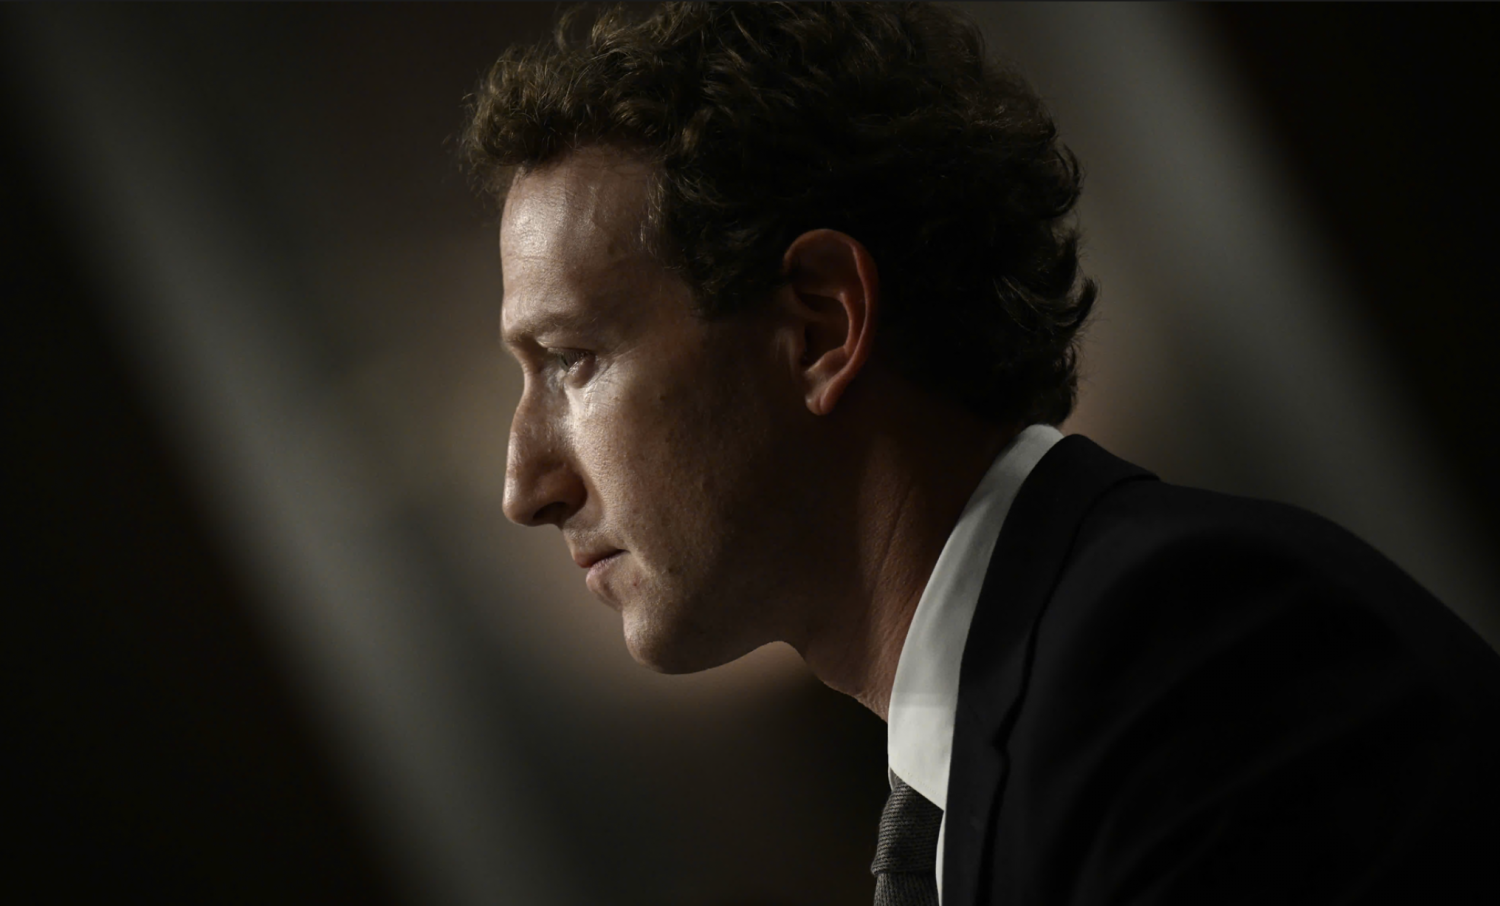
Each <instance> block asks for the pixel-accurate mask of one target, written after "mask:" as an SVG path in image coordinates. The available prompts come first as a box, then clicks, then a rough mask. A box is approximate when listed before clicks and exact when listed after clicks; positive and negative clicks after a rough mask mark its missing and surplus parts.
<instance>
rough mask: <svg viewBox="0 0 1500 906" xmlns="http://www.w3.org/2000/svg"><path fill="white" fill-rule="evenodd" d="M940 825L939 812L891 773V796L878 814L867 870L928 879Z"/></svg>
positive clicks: (941, 817) (940, 811) (923, 797)
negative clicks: (872, 849) (919, 874)
mask: <svg viewBox="0 0 1500 906" xmlns="http://www.w3.org/2000/svg"><path fill="white" fill-rule="evenodd" d="M942 825H943V810H942V809H940V808H938V807H937V806H936V805H934V804H933V803H932V802H931V801H929V800H928V799H927V797H925V796H923V795H922V794H921V793H919V792H917V791H916V790H914V789H912V788H911V787H910V786H909V785H908V784H907V783H906V782H905V781H904V780H902V779H901V778H900V777H897V776H896V775H895V773H892V774H891V795H890V798H889V799H887V800H886V801H885V810H884V811H883V812H881V813H880V836H879V838H878V839H877V841H876V843H875V861H874V862H873V863H871V865H870V871H871V872H872V873H874V874H876V875H879V874H880V873H882V872H889V873H902V874H905V873H921V874H925V875H927V876H929V877H930V876H932V875H933V874H934V871H935V870H936V867H937V842H938V830H939V829H940V828H941V827H942Z"/></svg>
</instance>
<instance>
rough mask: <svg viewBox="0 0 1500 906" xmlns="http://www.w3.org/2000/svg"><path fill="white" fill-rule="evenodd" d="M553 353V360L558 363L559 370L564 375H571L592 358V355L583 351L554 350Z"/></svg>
mask: <svg viewBox="0 0 1500 906" xmlns="http://www.w3.org/2000/svg"><path fill="white" fill-rule="evenodd" d="M551 352H552V358H553V360H554V361H555V362H557V368H558V370H559V371H560V372H562V373H563V374H570V373H571V372H572V371H573V369H574V368H576V367H578V365H579V364H581V363H582V362H583V361H584V360H585V359H587V358H589V357H590V353H587V352H584V351H583V350H582V349H554V350H551Z"/></svg>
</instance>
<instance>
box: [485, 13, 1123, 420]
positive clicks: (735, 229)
mask: <svg viewBox="0 0 1500 906" xmlns="http://www.w3.org/2000/svg"><path fill="white" fill-rule="evenodd" d="M580 16H581V13H580V12H579V10H578V9H577V8H575V9H573V10H570V11H569V13H568V14H565V15H564V16H563V18H562V20H561V21H560V22H559V24H558V27H557V32H556V36H555V39H554V41H552V42H550V43H546V44H540V45H534V46H517V47H513V48H511V49H509V50H507V51H506V52H505V54H504V55H503V56H502V57H501V58H500V59H499V61H498V62H496V63H495V65H494V67H493V68H492V69H491V70H490V72H489V74H488V76H487V77H486V78H485V80H484V81H483V83H482V84H481V85H480V87H479V88H478V89H477V90H476V91H475V93H474V94H473V95H472V97H471V98H470V102H471V106H470V116H469V123H468V127H467V129H466V131H465V134H464V139H463V150H464V154H465V157H466V159H467V161H468V163H469V165H470V167H471V168H472V171H473V172H474V173H475V174H476V176H477V177H478V178H479V180H480V181H481V182H482V184H483V185H484V186H485V187H486V188H487V189H488V190H489V191H492V192H494V193H495V194H496V196H497V197H503V195H504V193H505V191H506V189H507V187H508V186H509V184H510V181H511V179H512V178H513V177H514V175H515V174H516V173H517V172H518V171H519V172H525V171H526V170H527V169H530V168H534V167H537V166H541V165H543V164H546V163H548V162H551V161H554V160H556V159H558V158H559V157H560V156H562V155H563V154H565V153H567V152H568V151H569V150H570V149H573V148H577V147H582V146H589V145H606V146H615V147H619V148H620V149H622V150H623V151H625V152H627V153H629V154H632V155H635V156H638V157H640V158H642V159H643V160H646V161H648V162H649V163H651V164H652V165H653V169H654V173H655V184H654V185H653V186H652V191H651V198H652V202H651V205H650V210H649V211H648V212H647V221H646V227H645V229H646V233H647V234H648V236H647V238H648V241H649V242H650V247H651V248H652V249H653V251H654V252H655V253H656V254H657V255H658V257H660V258H661V260H662V261H663V263H665V264H666V265H667V266H669V267H671V268H672V269H674V270H675V271H677V272H678V273H679V274H681V275H682V276H683V277H684V278H685V279H686V280H687V282H688V283H689V285H690V286H691V287H692V288H693V291H694V293H695V296H696V298H697V300H698V304H699V306H700V308H701V310H702V313H703V314H704V315H705V316H707V317H718V316H722V315H725V314H729V313H732V312H735V311H738V310H741V309H743V308H744V307H745V306H749V305H754V304H756V303H757V302H758V301H761V300H763V299H764V298H766V297H767V295H768V294H769V293H770V292H771V291H772V290H773V289H774V288H775V287H777V286H778V285H779V284H780V283H781V282H782V281H783V280H784V276H783V274H782V272H781V265H782V257H783V255H784V253H785V251H786V249H787V247H788V246H789V245H790V244H791V242H792V240H794V239H795V238H796V237H797V236H799V235H800V234H802V233H804V232H806V231H807V230H811V229H816V228H828V229H834V230H839V231H841V232H844V233H847V234H849V235H850V236H853V237H854V238H856V239H858V240H859V241H860V242H861V243H863V244H864V245H865V247H866V248H867V249H868V250H869V251H870V254H871V256H872V257H873V258H874V259H875V263H876V267H877V270H878V274H879V279H880V286H881V298H882V304H883V308H882V318H883V322H882V323H881V324H880V325H879V327H878V331H879V332H878V334H877V341H876V348H877V350H878V351H879V352H880V354H883V355H887V356H889V357H890V359H891V361H892V362H893V363H894V364H895V365H896V367H897V368H898V369H899V370H900V371H901V372H902V373H903V374H905V375H907V376H908V377H909V378H910V379H912V380H914V381H916V382H917V383H919V384H921V385H923V386H926V387H928V388H929V389H931V390H934V391H937V392H940V393H943V394H945V395H947V396H949V397H951V398H954V399H957V400H958V401H960V402H961V403H963V404H965V405H966V406H968V407H969V408H970V409H972V410H973V411H975V412H977V413H978V414H980V415H982V416H984V417H985V418H987V419H989V420H991V421H994V422H996V423H998V424H1012V423H1017V422H1019V423H1022V424H1025V423H1030V422H1046V423H1051V424H1058V423H1060V422H1062V421H1063V420H1064V419H1065V418H1067V416H1068V414H1069V413H1070V412H1071V411H1072V409H1073V403H1074V399H1075V396H1076V393H1077V383H1078V375H1077V348H1078V332H1079V328H1080V327H1081V326H1082V325H1083V323H1084V321H1085V319H1086V318H1087V317H1088V314H1089V311H1090V309H1091V308H1092V306H1093V302H1094V298H1095V295H1096V292H1097V290H1096V287H1095V285H1094V284H1093V282H1092V281H1090V280H1087V279H1085V278H1083V277H1082V276H1081V275H1080V273H1079V268H1078V231H1077V229H1076V227H1074V226H1073V225H1072V223H1071V221H1070V219H1069V218H1068V214H1069V212H1070V211H1071V210H1072V208H1073V205H1074V203H1075V202H1076V201H1077V199H1078V194H1079V188H1080V182H1081V176H1080V172H1079V166H1078V162H1077V160H1076V158H1074V156H1073V154H1072V153H1071V152H1070V151H1069V150H1068V149H1067V148H1066V147H1065V146H1064V145H1062V144H1061V143H1060V142H1059V141H1058V140H1057V130H1056V128H1055V126H1054V125H1053V123H1052V118H1051V116H1050V115H1049V114H1048V112H1047V110H1046V108H1045V107H1044V105H1043V104H1042V102H1041V101H1040V99H1039V98H1038V97H1037V96H1036V94H1035V93H1034V92H1033V91H1032V90H1031V89H1030V87H1029V86H1027V84H1026V83H1025V82H1024V81H1023V80H1022V79H1021V78H1020V77H1019V76H1018V75H1016V74H1015V73H1013V72H1011V71H1009V70H1008V69H1006V68H1005V67H1002V66H1000V65H998V64H996V63H995V62H993V61H988V60H986V59H985V56H984V46H983V41H982V38H981V37H980V35H979V32H978V29H977V28H975V27H974V26H973V25H972V24H971V23H970V22H968V21H967V20H965V19H963V18H962V17H961V16H960V15H959V14H958V13H956V12H954V11H952V10H949V9H946V8H943V7H938V6H933V5H927V4H918V3H894V4H884V3H872V4H865V3H847V4H845V3H831V4H811V3H809V4H801V3H725V4H717V3H667V4H663V5H660V6H657V7H651V8H647V9H645V10H641V9H639V8H636V9H631V8H626V7H612V8H608V9H605V10H604V11H602V12H599V13H597V14H595V15H594V16H593V21H592V26H591V27H590V28H588V29H587V33H586V34H577V33H578V32H580V31H581V29H580V28H579V27H578V26H579V24H580V21H579V20H580ZM584 24H587V23H584ZM570 35H573V36H572V37H570Z"/></svg>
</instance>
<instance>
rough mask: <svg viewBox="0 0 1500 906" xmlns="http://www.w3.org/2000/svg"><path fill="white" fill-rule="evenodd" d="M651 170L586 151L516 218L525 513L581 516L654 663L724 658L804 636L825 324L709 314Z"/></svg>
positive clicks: (515, 319)
mask: <svg viewBox="0 0 1500 906" xmlns="http://www.w3.org/2000/svg"><path fill="white" fill-rule="evenodd" d="M648 178H649V171H648V170H647V169H646V167H645V166H644V165H642V164H640V163H636V162H634V161H631V160H628V159H625V158H622V157H620V156H618V155H616V154H613V153H612V152H607V151H603V150H599V151H594V150H588V149H585V150H581V151H575V152H573V153H572V154H570V155H568V156H567V157H565V158H563V159H562V160H561V161H560V162H557V163H554V164H550V165H548V166H547V167H544V168H542V169H538V170H535V171H532V172H529V173H527V174H525V175H523V176H521V177H520V178H519V179H518V180H517V181H516V182H515V183H514V185H513V186H512V188H511V191H510V192H509V194H508V196H507V199H506V203H505V209H504V212H503V214H502V218H501V226H500V259H501V266H502V269H503V277H504V301H503V303H502V306H501V335H502V339H503V341H504V344H505V346H506V348H507V349H508V350H509V351H510V353H511V354H512V355H513V356H514V357H515V359H516V360H517V362H519V364H520V366H521V369H522V372H523V374H524V389H523V391H522V395H521V399H520V401H519V403H518V405H517V407H516V412H515V416H514V420H513V422H512V426H511V434H510V447H509V454H508V459H507V464H506V482H505V503H504V507H505V512H506V515H507V516H508V517H509V518H511V519H512V520H514V521H515V522H518V523H521V524H523V525H528V526H545V525H553V526H557V527H558V528H560V529H561V530H562V535H563V538H564V540H565V541H566V543H567V546H568V548H569V550H570V552H571V553H572V555H573V559H574V561H575V562H576V563H577V564H578V565H579V566H580V567H583V568H585V569H586V570H587V577H586V581H587V583H588V587H589V589H590V590H591V591H592V592H593V593H594V594H596V595H597V596H598V597H600V598H602V599H603V600H604V601H606V602H608V603H609V604H610V605H612V606H613V607H615V608H617V609H618V610H619V612H620V614H621V617H622V622H623V628H624V634H625V640H626V644H627V646H628V648H629V649H630V652H631V654H632V655H633V656H634V657H635V659H636V660H637V661H639V662H641V663H643V664H645V665H647V666H650V667H653V668H655V669H657V670H661V671H664V672H688V671H693V670H700V669H705V668H707V667H712V666H715V665H717V664H721V663H724V662H727V661H729V660H732V659H734V658H736V657H739V656H740V655H742V654H744V653H746V652H748V651H750V650H752V649H754V648H756V647H759V646H760V645H762V644H765V643H767V642H770V641H774V640H777V639H778V638H782V637H785V636H786V635H787V634H788V632H791V631H794V630H790V629H789V626H790V625H791V624H794V623H795V621H796V620H797V618H798V617H797V615H796V614H795V613H792V612H790V609H791V608H793V607H795V602H796V599H797V597H798V595H797V594H796V593H795V592H794V589H793V588H792V587H791V586H792V585H795V584H796V582H797V579H798V577H799V576H801V575H805V574H806V573H807V572H808V571H809V570H815V569H816V566H815V564H813V563H812V562H811V561H812V560H813V559H814V558H816V557H817V556H818V545H817V542H816V540H815V539H812V538H810V537H809V533H810V532H812V531H813V528H812V526H811V523H810V520H808V519H806V518H804V516H805V515H806V513H805V508H806V507H807V506H809V502H810V500H811V497H812V495H813V493H814V492H813V483H814V482H815V481H816V480H817V473H818V469H817V467H816V456H815V455H814V454H812V452H811V451H810V449H809V444H808V442H807V441H808V438H809V436H810V434H809V432H810V430H811V425H812V422H813V421H815V420H816V417H815V413H813V412H811V411H810V410H809V407H808V404H807V394H808V387H807V384H806V369H805V368H800V367H799V365H798V363H799V362H800V361H801V360H802V359H804V358H805V350H804V349H802V348H800V347H799V346H798V345H797V344H798V343H800V342H802V337H803V336H805V331H801V332H799V331H798V330H789V329H788V324H789V323H790V322H788V321H787V320H786V319H785V318H778V317H777V316H776V315H775V314H774V309H770V310H767V311H763V312H753V313H748V314H744V315H734V316H730V317H726V318H717V319H713V320H708V319H705V318H703V317H701V316H700V315H699V314H698V312H697V310H696V308H695V306H694V301H693V297H692V293H691V290H690V289H689V287H688V285H687V284H686V283H685V282H684V281H683V280H682V279H681V278H680V277H678V276H677V275H675V274H673V273H672V272H671V271H669V270H668V269H666V268H665V267H663V266H662V265H661V264H660V263H658V262H657V261H656V260H655V259H654V258H653V257H652V256H651V255H650V254H649V253H648V252H647V251H646V250H645V248H644V247H643V244H642V242H641V241H640V232H641V225H642V217H643V213H644V211H645V201H646V192H647V186H648Z"/></svg>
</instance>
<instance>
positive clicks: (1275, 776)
mask: <svg viewBox="0 0 1500 906" xmlns="http://www.w3.org/2000/svg"><path fill="white" fill-rule="evenodd" d="M1072 544H1073V547H1072V549H1071V550H1070V551H1069V553H1068V556H1067V557H1066V560H1065V564H1064V567H1063V569H1062V570H1061V572H1060V574H1059V576H1058V578H1057V581H1056V583H1055V585H1054V586H1053V588H1052V590H1051V593H1050V595H1049V598H1048V600H1047V601H1046V603H1045V605H1044V607H1043V609H1042V610H1041V612H1040V615H1039V617H1038V619H1037V621H1036V623H1035V625H1034V626H1033V630H1032V631H1033V636H1032V639H1031V645H1030V648H1029V652H1028V657H1029V659H1030V663H1029V664H1028V665H1027V668H1026V680H1025V684H1024V691H1023V692H1022V694H1021V697H1020V701H1019V703H1018V710H1017V713H1016V716H1015V722H1014V725H1013V727H1012V728H1011V730H1010V731H1009V733H1008V734H1007V735H1006V737H1005V738H1004V739H1003V740H1000V741H999V742H998V745H999V746H1000V747H1001V749H1002V750H1003V751H1004V752H1005V753H1006V756H1007V758H1008V760H1009V763H1010V777H1011V779H1010V781H1008V783H1007V787H1006V791H1005V793H1004V803H1005V805H1004V807H1003V809H1002V817H1003V820H1002V834H1001V837H1002V840H1005V841H1006V842H1004V843H1003V845H1002V847H1001V849H1002V850H1003V849H1004V847H1005V846H1017V847H1023V848H1024V847H1028V846H1030V847H1036V848H1037V849H1036V850H1035V851H1034V855H1035V856H1036V859H1035V862H1034V864H1035V866H1036V869H1035V872H1034V873H1032V872H1031V870H1030V869H1027V870H1026V871H1027V872H1028V873H1031V874H1030V876H1031V877H1032V878H1033V881H1034V883H1035V884H1037V885H1039V887H1036V888H1033V890H1040V889H1051V890H1052V892H1053V893H1059V892H1060V889H1061V888H1062V887H1067V888H1069V889H1070V890H1071V891H1072V895H1075V896H1076V897H1077V898H1078V899H1079V900H1080V901H1084V902H1089V901H1092V899H1093V898H1096V897H1097V898H1099V899H1101V900H1102V899H1107V898H1109V897H1110V896H1114V895H1117V894H1119V893H1121V892H1123V891H1127V890H1133V891H1135V892H1137V893H1141V894H1142V895H1145V898H1146V899H1147V900H1152V899H1154V898H1155V895H1154V894H1152V895H1146V894H1148V892H1151V891H1155V893H1156V894H1163V896H1164V897H1165V892H1166V891H1168V890H1169V889H1175V890H1178V891H1179V892H1187V891H1192V892H1193V893H1194V894H1196V895H1204V896H1208V895H1212V894H1213V892H1214V891H1216V890H1225V889H1232V888H1234V887H1235V886H1236V885H1238V886H1239V887H1241V888H1242V889H1245V890H1252V889H1253V890H1259V891H1260V892H1261V893H1263V894H1265V895H1266V896H1268V897H1275V896H1280V895H1281V893H1284V892H1285V891H1286V890H1288V889H1291V887H1294V886H1296V885H1297V884H1302V885H1303V886H1304V887H1305V888H1306V895H1308V896H1312V895H1313V892H1314V891H1316V890H1318V889H1322V890H1323V892H1325V893H1329V894H1332V893H1333V892H1334V891H1342V892H1348V891H1350V890H1352V889H1353V887H1352V886H1351V885H1354V884H1356V883H1357V882H1356V880H1354V879H1356V876H1359V877H1363V876H1364V875H1361V872H1362V871H1363V869H1362V868H1361V866H1366V865H1369V864H1370V860H1372V859H1378V858H1381V857H1382V854H1385V855H1387V856H1389V857H1390V858H1391V859H1392V863H1391V864H1392V866H1393V868H1392V871H1396V870H1397V867H1399V866H1402V865H1405V866H1416V865H1419V864H1420V863H1421V862H1422V861H1423V860H1424V859H1427V858H1429V857H1431V852H1430V851H1429V849H1427V848H1424V847H1429V848H1430V847H1432V846H1437V847H1439V848H1441V847H1448V848H1450V849H1452V848H1453V847H1455V846H1458V845H1459V844H1460V842H1461V841H1459V839H1458V838H1457V837H1453V836H1451V831H1450V830H1448V829H1446V822H1449V821H1451V820H1453V819H1455V818H1456V817H1457V816H1460V815H1461V814H1468V811H1472V810H1473V809H1475V808H1476V806H1475V805H1474V803H1475V802H1477V801H1480V800H1481V799H1483V800H1486V801H1493V800H1494V799H1495V798H1496V783H1495V781H1494V778H1493V777H1491V776H1490V773H1491V772H1490V771H1489V770H1488V769H1487V768H1485V767H1484V765H1486V764H1487V763H1489V759H1492V758H1493V757H1494V756H1495V754H1496V753H1497V752H1500V748H1497V743H1496V739H1497V728H1500V658H1497V657H1496V655H1495V654H1494V652H1492V651H1491V650H1490V649H1489V648H1488V647H1487V646H1485V645H1484V643H1483V642H1482V641H1480V640H1479V639H1478V637H1477V636H1475V635H1474V634H1473V633H1472V632H1470V631H1469V630H1468V629H1467V627H1465V626H1463V624H1462V623H1461V622H1459V621H1458V620H1457V618H1456V617H1454V616H1453V615H1452V614H1451V613H1450V612H1448V611H1447V609H1446V608H1444V607H1443V605H1442V604H1441V603H1440V602H1438V601H1437V600H1435V599H1434V598H1432V596H1431V595H1429V594H1427V593H1426V592H1425V591H1424V590H1423V589H1422V588H1421V587H1420V586H1419V585H1417V583H1415V582H1414V581H1413V580H1411V579H1410V578H1409V577H1407V576H1406V575H1405V574H1404V573H1402V572H1401V571H1400V569H1399V568H1397V567H1396V566H1395V565H1394V564H1392V563H1391V562H1390V561H1389V560H1387V559H1386V558H1384V557H1383V556H1381V555H1380V554H1379V553H1378V552H1376V551H1375V550H1373V549H1372V548H1370V547H1369V546H1368V545H1366V544H1364V543H1363V542H1361V541H1360V540H1359V539H1357V538H1355V537H1354V536H1353V535H1351V534H1350V533H1348V532H1347V531H1345V530H1344V529H1342V528H1340V527H1338V526H1336V525H1334V524H1333V523H1331V522H1329V521H1327V520H1325V519H1321V518H1319V517H1317V516H1315V515H1313V514H1310V513H1307V512H1305V511H1302V510H1298V509H1295V508H1292V507H1287V506H1282V505H1278V504H1273V503H1267V502H1264V501H1255V500H1247V499H1243V498H1235V497H1228V496H1225V495H1219V494H1213V493H1210V492H1205V491H1197V490H1191V489H1185V488H1177V487H1173V486H1171V485H1165V484H1162V483H1159V482H1154V481H1153V482H1133V483H1129V484H1126V485H1122V486H1120V487H1118V488H1115V489H1113V490H1111V491H1110V492H1109V493H1108V494H1106V495H1104V496H1103V497H1101V498H1100V499H1099V501H1098V502H1097V503H1096V504H1095V505H1094V506H1093V507H1092V508H1091V509H1090V511H1089V512H1088V514H1087V515H1086V516H1085V518H1084V519H1083V520H1082V521H1081V522H1080V523H1079V525H1078V530H1077V533H1076V535H1075V536H1074V539H1073V542H1072ZM1466 810H1468V811H1466ZM1022 841H1029V842H1022ZM1330 841H1334V842H1330ZM1403 847H1404V848H1403ZM1444 858H1445V859H1446V858H1447V857H1446V856H1445V857H1444ZM1267 860H1269V861H1267ZM1047 872H1052V873H1053V874H1052V876H1051V877H1050V878H1049V877H1047V875H1046V873H1047ZM1403 877H1404V876H1403ZM1413 877H1414V875H1413ZM1391 878H1392V882H1393V883H1394V882H1395V880H1396V875H1394V874H1393V875H1392V876H1391ZM1219 885H1229V886H1227V887H1221V886H1219ZM1284 885H1289V886H1284ZM1106 894H1108V896H1107V895H1106ZM1189 899H1191V897H1189ZM1161 901H1162V902H1167V901H1172V902H1176V901H1178V900H1176V899H1174V898H1172V897H1165V898H1164V899H1162V900H1161Z"/></svg>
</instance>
